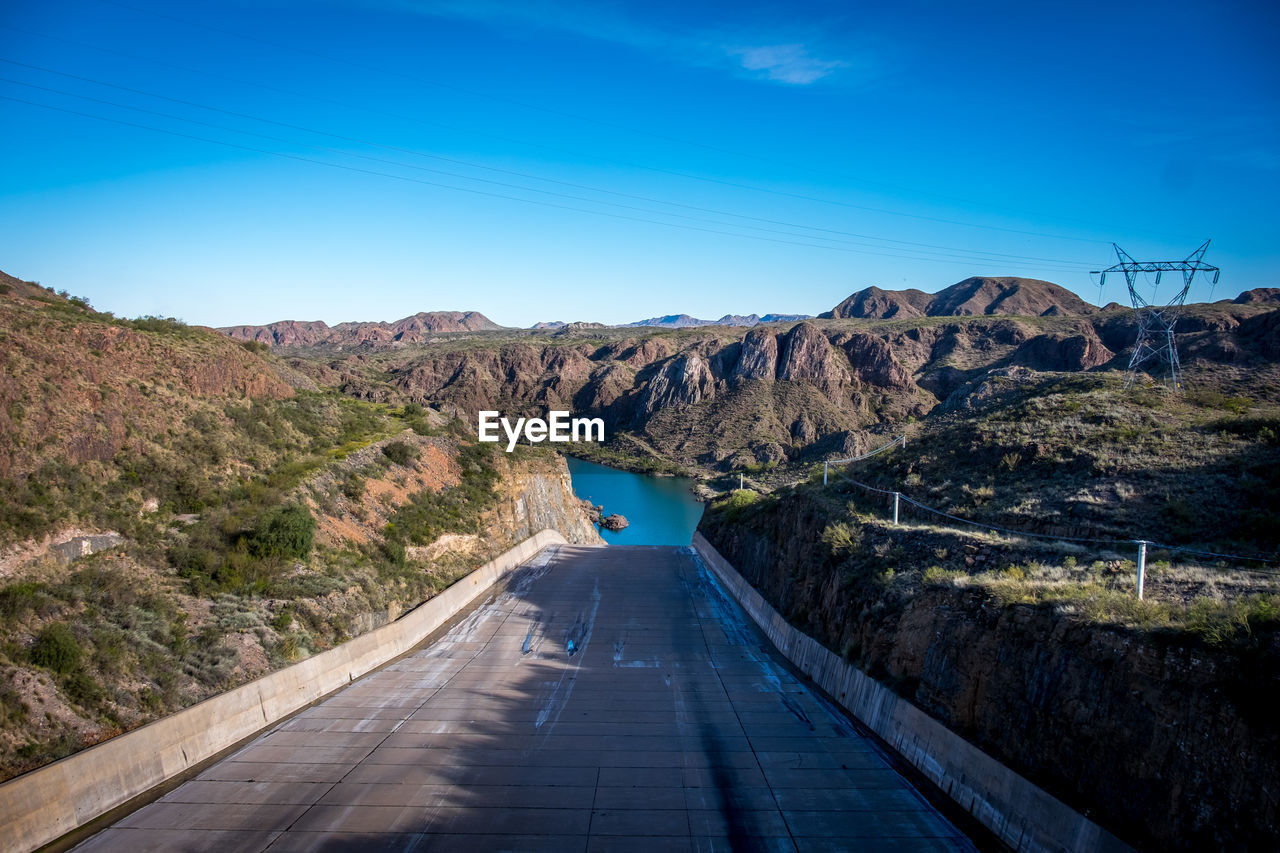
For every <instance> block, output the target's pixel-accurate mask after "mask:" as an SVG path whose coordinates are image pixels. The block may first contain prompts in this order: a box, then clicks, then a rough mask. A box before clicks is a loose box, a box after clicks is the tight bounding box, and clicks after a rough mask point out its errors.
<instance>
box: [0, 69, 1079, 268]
mask: <svg viewBox="0 0 1280 853" xmlns="http://www.w3.org/2000/svg"><path fill="white" fill-rule="evenodd" d="M0 62H5V63H8V64H10V65H16V66H19V67H22V68H27V69H31V70H34V71H39V72H42V73H46V74H53V75H57V76H60V77H66V78H69V79H72V80H78V81H81V82H85V83H90V84H92V85H96V86H103V87H106V88H110V89H116V90H118V91H123V92H128V93H131V94H135V95H142V96H143V97H148V98H155V99H157V100H162V101H167V102H170V103H176V104H181V105H183V106H189V107H195V108H197V109H202V110H208V111H210V112H216V113H221V114H223V115H229V116H233V117H236V118H243V119H248V120H250V121H255V122H260V123H263V124H269V125H273V126H276V127H283V128H287V129H290V130H300V131H303V132H305V133H311V134H315V135H317V136H326V137H329V138H331V139H337V140H341V141H344V142H353V143H356V144H359V145H365V146H369V147H372V148H379V149H383V150H387V151H394V152H397V153H402V154H408V155H410V156H417V157H424V158H428V159H432V160H437V161H441V162H446V163H452V164H455V165H460V166H465V167H469V168H475V169H481V170H484V171H489V172H494V173H498V174H504V175H512V176H515V177H520V178H524V179H527V180H538V181H544V182H547V183H551V184H555V185H558V186H565V187H570V188H574V189H582V190H586V191H588V192H596V193H601V194H604V195H611V196H615V197H619V198H629V199H633V200H638V201H644V202H647V203H650V204H663V205H667V206H671V207H676V208H680V209H684V210H692V211H697V212H702V213H710V214H714V215H717V216H729V217H733V218H736V219H743V220H746V221H750V222H761V223H766V224H771V225H780V226H783V227H785V228H792V229H800V230H807V231H814V232H820V233H815V234H812V235H803V236H804V237H806V238H807V239H820V240H827V241H832V242H840V243H846V244H848V245H854V246H863V247H868V248H875V249H885V250H890V249H893V248H894V247H892V246H881V245H878V244H876V243H865V242H859V241H861V240H874V241H881V242H890V243H897V244H901V245H904V246H912V247H919V249H920V250H922V251H920V252H917V253H916V255H915V256H917V257H918V259H921V260H926V259H928V258H924V257H919V256H920V255H922V254H923V255H938V256H939V257H938V258H937V259H938V260H959V261H965V262H971V263H1004V262H1007V261H1009V260H1015V261H1032V262H1037V263H1047V264H1052V265H1054V269H1053V271H1057V272H1077V271H1079V270H1080V269H1082V268H1083V266H1084V265H1077V264H1076V262H1074V261H1069V260H1066V259H1061V258H1043V257H1036V256H1029V255H1014V254H1006V253H1000V252H981V251H976V250H972V249H964V248H958V247H952V246H941V245H937V244H930V243H918V242H914V241H908V240H896V239H892V238H882V237H874V236H870V235H865V234H857V233H854V232H849V231H842V230H839V229H833V228H825V227H822V226H812V225H803V224H798V223H793V222H787V221H784V220H776V219H769V218H765V217H757V216H751V215H748V214H740V213H734V212H732V211H724V210H717V209H715V208H707V207H702V206H699V205H691V204H686V203H683V202H673V201H667V200H664V199H658V198H653V197H650V196H643V195H637V194H632V193H624V192H619V191H615V190H609V189H603V188H599V187H593V186H590V185H586V184H578V183H575V182H571V181H563V180H559V179H555V178H547V177H543V176H540V175H534V174H531V173H527V172H521V171H517V170H512V169H503V168H499V167H494V166H489V165H486V164H480V163H474V162H470V161H466V160H461V159H457V158H451V157H444V156H442V155H438V154H434V153H431V152H425V151H418V150H415V149H409V148H403V147H400V146H395V145H386V144H383V143H378V142H372V141H369V140H364V139H360V138H357V137H352V136H347V135H345V134H337V133H332V132H330V131H324V130H317V129H315V128H309V127H305V126H302V125H297V124H291V123H288V122H282V121H278V120H275V119H268V118H263V117H261V116H255V115H251V114H248V113H242V112H237V111H234V110H228V109H225V108H222V107H214V106H210V105H207V104H201V103H198V102H195V101H190V100H186V99H182V98H174V97H170V96H168V95H161V94H157V93H154V92H148V91H146V90H142V89H136V88H132V87H128V86H121V85H118V84H115V83H109V82H107V81H104V80H98V79H95V78H91V77H85V76H82V75H78V74H70V73H67V72H64V71H58V70H56V69H51V68H46V67H43V66H38V65H31V64H29V63H25V62H18V61H16V60H12V59H7V58H4V57H0ZM8 82H11V83H16V84H18V85H22V86H28V87H31V88H37V89H43V90H44V91H49V92H54V93H57V94H61V95H69V96H71V97H76V98H82V99H85V100H91V101H95V102H97V103H101V104H105V105H108V106H114V107H118V108H121V109H131V110H136V111H139V112H146V113H150V114H152V115H157V116H162V117H165V118H171V119H177V120H179V121H187V122H190V123H193V124H199V125H202V126H205V127H212V128H215V129H220V130H228V129H229V128H226V127H222V126H219V125H213V124H210V123H207V122H200V121H197V120H194V119H188V118H185V117H181V116H175V115H172V114H169V113H161V112H157V111H155V110H146V109H143V108H140V107H134V106H130V105H126V104H119V103H116V102H113V101H106V100H102V99H98V98H91V97H89V96H86V95H81V94H78V93H75V92H68V91H65V90H60V89H52V88H49V87H44V86H37V85H36V84H33V83H27V82H23V81H18V80H9V81H8ZM232 130H233V132H236V133H243V134H245V135H249V136H256V137H258V138H262V139H269V140H271V141H275V142H284V143H287V144H299V143H297V142H295V141H293V140H287V139H281V138H279V137H271V136H264V135H262V134H256V133H252V132H250V131H243V130H238V129H232ZM310 147H314V148H317V149H319V150H324V151H329V152H331V153H335V149H331V148H325V147H323V146H315V145H312V146H310ZM340 153H345V154H347V155H348V156H354V157H358V158H360V159H366V160H370V161H372V162H378V163H383V164H391V165H397V166H401V167H404V168H411V169H418V170H422V171H428V172H432V173H435V174H441V175H446V176H448V177H456V178H462V179H463V180H469V181H476V182H480V183H487V184H492V185H496V186H502V187H507V188H515V189H520V190H524V191H528V192H536V193H543V194H548V195H554V196H558V197H562V198H568V199H571V200H576V201H586V202H588V203H591V204H605V205H610V206H617V207H621V208H623V209H628V210H638V211H642V212H647V213H653V214H656V215H660V216H673V217H676V218H688V219H692V220H693V221H701V222H711V223H712V224H718V225H726V226H729V227H743V228H751V229H753V230H760V231H764V232H766V233H775V234H786V235H788V236H798V235H793V234H790V232H781V231H777V230H776V229H772V228H759V227H757V226H750V225H737V226H735V225H733V224H732V223H723V222H716V221H715V220H706V219H702V218H699V217H682V216H681V215H680V214H672V213H662V212H659V211H650V210H645V209H644V208H636V207H634V206H631V205H616V204H614V203H611V202H606V201H600V200H598V199H588V198H583V197H581V196H574V195H566V194H562V193H552V192H549V191H547V190H541V189H537V188H533V187H525V186H519V185H513V184H509V183H506V182H502V181H489V180H486V179H484V178H476V177H472V176H468V175H461V174H459V173H457V172H449V171H444V170H438V169H426V168H425V167H421V166H416V165H412V164H406V163H397V162H395V161H388V160H385V159H382V158H376V157H369V156H368V155H361V154H354V153H352V152H340ZM825 234H833V235H838V236H837V237H835V238H832V237H826V236H824V235H825ZM844 238H856V239H854V240H849V239H844ZM935 249H936V250H939V251H930V250H935ZM895 256H896V255H888V257H895ZM903 257H912V255H903Z"/></svg>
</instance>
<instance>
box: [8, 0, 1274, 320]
mask: <svg viewBox="0 0 1280 853" xmlns="http://www.w3.org/2000/svg"><path fill="white" fill-rule="evenodd" d="M1277 43H1280V12H1277V10H1276V7H1275V5H1274V4H1273V3H1261V2H1259V3H1239V4H1211V3H1176V2H1175V3H1162V4H1159V5H1156V4H1150V5H1148V4H1127V5H1125V6H1124V7H1122V8H1119V9H1114V8H1110V7H1109V6H1106V5H1103V4H1096V5H1091V4H1059V5H1057V6H1054V7H1052V8H1051V7H1049V5H1048V4H1031V3H1025V2H1019V3H978V4H966V5H965V7H964V8H963V9H962V8H960V7H959V4H951V3H941V2H929V0H923V1H921V2H913V0H907V2H902V3H895V4H883V3H876V4H870V3H868V4H855V3H809V2H792V3H787V4H782V3H762V2H735V3H719V2H697V0H694V1H693V2H682V3H667V2H631V0H599V2H558V0H530V2H523V3H503V2H493V1H492V0H331V1H330V2H303V0H274V2H271V0H267V2H248V0H244V2H234V0H223V2H205V0H192V2H187V3H182V4H173V3H162V2H159V0H40V2H34V0H8V2H6V3H4V4H0V60H2V61H0V128H3V132H2V133H0V163H2V164H3V166H2V167H0V269H3V270H4V271H6V272H8V273H10V274H12V275H16V276H19V277H21V278H27V279H35V280H38V281H41V282H42V283H44V284H46V285H49V286H52V287H54V288H55V289H59V290H63V289H65V290H68V291H70V292H71V293H74V294H77V295H82V296H85V297H87V298H89V299H90V300H91V301H92V302H93V304H94V305H95V307H97V308H99V309H101V310H108V311H113V312H115V313H117V314H120V315H125V316H138V315H141V314H159V315H165V316H177V317H180V318H182V319H185V320H186V321H188V322H191V323H200V324H206V325H230V324H234V323H266V322H270V321H274V320H280V319H302V320H314V319H322V320H325V321H327V322H329V323H336V322H339V321H342V320H394V319H398V318H400V317H403V316H406V315H408V314H412V313H414V312H417V311H424V310H476V311H481V312H483V313H484V314H486V315H487V316H489V317H491V318H492V319H493V320H495V321H497V322H499V323H503V324H506V325H513V326H527V325H530V324H532V323H534V322H535V321H538V320H552V319H560V320H595V321H600V322H607V323H621V322H627V321H631V320H638V319H642V318H645V317H651V316H655V315H659V314H668V313H681V312H683V313H688V314H693V315H695V316H700V317H708V318H715V317H718V316H720V315H722V314H725V313H742V314H746V313H751V312H756V313H765V312H789V313H808V314H816V313H818V312H821V311H824V310H828V309H829V308H831V307H832V306H833V305H835V304H836V303H837V302H839V301H840V300H841V299H843V298H844V297H845V296H847V295H849V294H850V293H852V292H853V291H855V290H858V289H861V288H863V287H866V286H868V285H873V284H874V285H878V286H880V287H883V288H886V289H897V288H904V287H916V288H920V289H922V290H926V291H936V290H938V289H941V288H942V287H946V286H947V285H950V284H953V283H955V282H956V281H959V280H961V279H963V278H966V277H968V276H970V275H1018V276H1027V277H1033V278H1044V279H1048V280H1050V281H1054V282H1057V283H1059V284H1062V285H1064V286H1066V287H1068V288H1070V289H1072V290H1075V291H1076V292H1078V293H1080V294H1081V295H1082V296H1084V297H1085V298H1086V299H1089V300H1090V301H1093V302H1099V301H1101V302H1107V301H1111V300H1116V301H1121V302H1127V295H1126V293H1125V291H1124V289H1123V280H1122V279H1120V278H1118V277H1116V278H1109V279H1108V281H1107V285H1106V289H1105V290H1104V291H1103V292H1101V293H1099V290H1098V288H1097V286H1096V283H1095V280H1094V279H1092V278H1090V276H1089V274H1088V273H1089V271H1090V270H1093V269H1100V268H1102V267H1106V266H1109V265H1110V264H1111V263H1113V262H1114V260H1115V259H1114V255H1113V254H1112V251H1111V246H1110V244H1111V242H1112V241H1114V242H1116V243H1118V244H1119V245H1120V246H1121V247H1123V248H1124V249H1125V250H1126V251H1128V252H1129V253H1130V254H1131V255H1133V256H1134V257H1135V258H1138V259H1140V260H1144V259H1151V260H1167V259H1176V258H1181V257H1184V256H1185V255H1187V254H1188V253H1190V252H1191V251H1192V250H1193V249H1195V248H1196V247H1197V246H1198V245H1199V244H1200V243H1201V242H1203V241H1204V240H1205V239H1212V240H1213V243H1212V244H1211V246H1210V248H1209V252H1208V253H1207V255H1206V256H1205V260H1206V261H1208V262H1209V263H1213V264H1216V265H1218V266H1220V267H1221V268H1222V278H1221V281H1220V282H1219V283H1218V285H1217V286H1216V287H1215V288H1214V289H1213V290H1212V291H1210V286H1209V283H1208V282H1207V281H1206V282H1203V283H1200V282H1197V284H1196V286H1195V287H1194V288H1193V291H1192V294H1191V299H1192V300H1195V301H1199V300H1206V299H1208V298H1210V296H1211V295H1212V297H1213V298H1214V299H1221V298H1224V297H1231V296H1234V295H1235V294H1236V293H1238V292H1240V291H1242V290H1246V289H1249V288H1253V287H1263V286H1280V275H1278V274H1277V273H1278V272H1280V245H1278V244H1277V237H1278V236H1280V228H1278V227H1277V224H1278V223H1277V215H1276V213H1275V200H1276V199H1277V198H1280V61H1277V59H1276V58H1275V51H1274V45H1275V44H1277ZM1162 288H1163V293H1167V294H1168V295H1172V288H1170V286H1169V284H1168V282H1167V281H1166V282H1165V283H1164V284H1163V285H1162ZM1161 295H1162V292H1159V291H1158V292H1156V293H1155V294H1154V295H1153V298H1156V299H1158V298H1159V297H1160V296H1161Z"/></svg>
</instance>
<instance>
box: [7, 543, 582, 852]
mask: <svg viewBox="0 0 1280 853" xmlns="http://www.w3.org/2000/svg"><path fill="white" fill-rule="evenodd" d="M562 544H565V538H564V537H563V536H561V535H560V534H559V533H558V532H556V531H554V530H543V531H541V532H540V533H537V534H535V535H534V536H531V537H530V538H528V539H526V540H525V541H523V542H521V543H520V544H519V545H516V546H515V547H514V548H512V549H511V550H509V551H507V552H506V553H504V554H502V556H500V557H498V558H497V559H495V560H492V561H491V562H488V563H486V564H485V565H483V566H481V567H480V568H478V569H476V570H475V571H474V572H472V573H471V574H469V575H467V576H466V577H465V578H462V579H461V580H459V581H458V582H457V583H455V584H453V585H452V586H450V587H449V588H448V589H446V590H444V591H443V592H441V593H440V594H439V595H437V596H436V597H435V598H433V599H431V600H430V601H427V602H425V603H424V604H422V605H421V606H419V607H417V608H415V609H414V610H411V611H409V612H408V613H406V614H405V615H404V616H402V617H401V618H400V619H398V620H397V621H395V622H392V623H390V624H388V625H384V626H382V627H381V628H378V629H377V630H375V631H371V632H369V633H368V634H364V635H362V636H360V637H356V638H355V639H353V640H351V641H349V642H346V643H343V644H342V645H341V646H338V647H337V648H335V649H330V650H329V651H327V652H323V653H321V654H318V655H315V656H314V657H311V658H308V659H307V660H304V661H301V662H300V663H296V664H294V665H292V666H289V667H286V668H284V669H281V670H278V671H276V672H273V673H271V674H270V675H265V676H263V677H262V678H259V679H257V680H256V681H251V682H249V683H248V684H245V685H243V686H241V687H237V688H236V689H234V690H231V691H228V692H227V693H223V694H221V695H219V696H215V697H213V698H211V699H206V700H205V701H203V702H201V703H200V704H198V705H193V706H192V707H190V708H187V709H185V710H183V711H179V712H178V713H176V714H173V715H171V716H168V717H165V718H164V719H162V720H157V721H156V722H154V723H149V724H147V725H145V726H143V727H142V728H139V729H135V730H133V731H131V732H129V733H127V734H123V735H120V736H119V737H116V738H112V739H111V740H108V741H105V742H103V743H101V744H98V745H97V746H94V747H91V748H89V749H86V750H83V751H81V752H78V753H76V754H75V755H72V756H69V757H67V758H64V759H62V760H60V761H57V762H54V763H53V764H50V765H47V766H45V767H41V768H40V769H38V770H33V771H31V772H30V773H26V774H24V775H22V776H19V777H17V778H15V779H11V780H10V781H8V782H5V783H4V784H3V785H0V847H3V849H5V850H21V851H29V850H35V849H36V848H38V847H40V846H42V845H44V844H48V843H49V842H51V841H54V840H56V839H58V838H60V837H61V836H63V835H65V834H66V833H68V832H71V831H72V830H74V829H76V828H77V827H79V826H82V825H84V824H85V823H88V822H89V821H91V820H93V819H94V818H96V817H98V816H99V815H102V814H104V813H106V812H108V811H110V810H111V809H113V808H115V807H116V806H119V805H121V804H123V803H125V802H128V801H129V800H131V799H133V798H134V797H136V796H138V795H140V794H144V793H146V792H147V791H149V790H151V789H152V788H154V787H155V786H157V785H160V784H162V783H163V782H165V781H166V780H168V779H171V778H173V777H174V776H177V775H178V774H180V773H182V772H183V771H185V770H187V769H188V768H190V767H192V766H194V765H196V764H199V763H200V762H202V761H204V760H205V759H207V758H210V757H211V756H214V755H216V754H217V753H219V752H221V751H222V750H223V749H226V748H227V747H229V746H231V745H233V744H235V743H237V742H238V741H240V740H243V739H244V738H246V737H248V736H250V735H252V734H253V733H254V732H257V731H259V730H260V729H262V728H264V727H265V726H268V725H270V724H272V723H274V722H275V721H277V720H279V719H281V718H283V717H285V716H288V715H289V714H291V713H293V712H294V711H297V710H298V709H300V708H303V707H305V706H306V705H308V704H310V703H311V702H314V701H315V700H317V699H319V698H320V697H322V696H324V695H325V694H327V693H330V692H332V691H334V690H336V689H338V688H339V687H343V686H345V685H346V684H349V683H350V682H352V681H354V680H355V679H357V678H359V677H360V676H362V675H364V674H365V673H367V672H370V671H371V670H374V669H376V668H377V667H379V666H382V665H383V664H385V663H387V662H388V661H390V660H393V659H394V658H396V657H399V656H400V655H402V654H404V653H405V652H407V651H409V650H410V649H412V648H413V647H414V646H416V645H418V644H419V643H420V642H422V640H423V639H425V638H426V637H427V636H428V635H430V634H431V632H432V631H434V630H436V629H437V628H439V627H440V626H441V625H443V624H444V623H445V622H447V621H448V620H449V619H450V618H452V617H453V616H454V615H455V614H456V613H458V612H459V611H460V610H462V609H463V608H464V607H466V606H467V605H468V604H470V603H471V602H472V601H473V600H474V599H475V598H476V597H477V596H479V595H480V594H481V593H483V592H484V591H485V590H487V589H488V588H489V587H490V586H492V585H493V584H494V583H495V582H496V581H498V580H499V579H501V578H502V577H503V576H504V575H505V574H507V573H508V572H509V571H511V569H513V568H514V567H515V566H517V565H519V564H520V563H522V562H524V561H525V560H528V559H529V558H530V557H532V556H533V555H534V554H537V553H538V552H539V551H541V550H542V549H543V548H545V547H547V546H548V545H562Z"/></svg>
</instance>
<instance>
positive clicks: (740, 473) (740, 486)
mask: <svg viewBox="0 0 1280 853" xmlns="http://www.w3.org/2000/svg"><path fill="white" fill-rule="evenodd" d="M738 491H742V472H741V471H739V472H738Z"/></svg>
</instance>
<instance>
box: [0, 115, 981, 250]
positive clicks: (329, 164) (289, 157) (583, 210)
mask: <svg viewBox="0 0 1280 853" xmlns="http://www.w3.org/2000/svg"><path fill="white" fill-rule="evenodd" d="M0 99H3V100H7V101H12V102H14V103H19V104H26V105H28V106H33V107H39V108H42V109H47V110H52V111H55V112H61V113H66V114H68V115H75V116H79V117H82V118H89V119H94V120H96V121H102V122H107V123H110V124H118V125H122V126H125V127H133V128H137V129H141V130H149V131H153V132H155V133H162V134H166V135H169V136H175V137H179V138H183V139H191V140H194V141H198V142H207V143H210V144H213V145H221V146H224V147H227V148H235V149H239V150H241V151H251V152H253V153H256V154H265V155H268V156H272V157H281V158H283V159H287V160H294V161H297V162H300V163H310V164H313V165H318V166H326V167H328V168H332V169H341V170H343V171H348V172H355V173H358V174H364V175H371V176H374V177H381V178H390V179H392V180H400V181H406V182H409V183H415V184H421V185H424V186H431V187H437V188H440V189H446V190H453V191H456V192H465V193H470V194H472V195H478V196H484V197H488V198H498V199H506V200H509V201H517V202H522V203H524V204H534V205H538V206H541V207H550V208H556V209H559V210H568V211H574V212H577V213H586V214H590V215H595V216H605V217H609V218H611V219H620V220H626V221H631V222H643V223H648V224H651V225H662V226H665V227H668V228H676V229H681V230H686V231H697V232H701V233H705V234H717V235H721V236H725V237H737V238H740V239H747V240H758V241H763V242H768V243H778V244H783V245H791V246H800V247H804V248H810V249H827V250H830V251H837V252H846V253H849V254H856V255H872V256H880V257H889V258H910V259H913V260H919V261H932V262H935V263H954V262H955V259H947V258H929V257H923V256H912V255H904V254H900V253H898V254H894V253H889V252H872V251H866V250H859V249H850V248H845V247H842V246H833V245H824V244H821V243H807V242H801V241H800V240H784V239H780V238H774V237H765V236H760V235H754V234H744V233H741V232H734V231H723V230H720V229H715V228H702V227H699V226H694V225H683V224H680V223H675V222H663V221H661V220H657V219H647V218H645V217H639V216H629V215H625V214H619V213H610V212H608V211H602V210H590V209H587V208H581V207H574V206H572V205H566V204H558V203H554V202H548V201H539V200H536V199H529V198H521V197H519V196H512V195H507V194H504V193H497V192H490V191H486V190H480V189H476V188H474V187H460V186H456V185H453V184H446V183H442V182H439V181H428V180H424V179H420V178H411V177H407V176H405V175H396V174H393V173H390V172H382V171H378V170H375V169H365V168H362V167H358V166H350V165H344V164H341V163H332V162H329V161H326V160H318V159H316V158H314V157H303V156H301V155H297V154H289V153H286V152H281V151H271V150H269V149H265V148H258V147H255V146H251V145H242V144H239V143H235V142H228V141H226V140H220V139H210V138H209V137H205V136H197V135H195V134H190V133H182V132H180V131H175V130H168V129H165V128H158V127H154V126H152V125H145V124H140V123H138V122H131V121H125V120H123V119H117V118H110V117H107V116H99V115H94V114H92V113H85V112H81V111H79V110H72V109H68V108H66V107H57V106H53V105H52V104H43V103H39V102H37V101H30V100H27V99H25V98H15V97H13V96H11V95H0ZM126 108H128V107H126ZM233 132H243V131H233ZM313 147H314V146H313ZM352 156H360V155H352ZM366 159H376V158H366ZM410 168H413V167H410ZM428 171H431V170H428ZM468 180H482V179H476V178H471V179H468ZM489 183H493V182H489ZM523 189H526V190H527V191H530V192H545V191H539V190H535V189H532V188H523ZM589 201H590V200H589ZM591 203H594V204H606V202H595V201H592V202H591ZM615 206H617V205H615ZM662 215H671V214H662ZM795 236H802V235H795ZM964 260H966V261H967V262H972V259H964Z"/></svg>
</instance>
